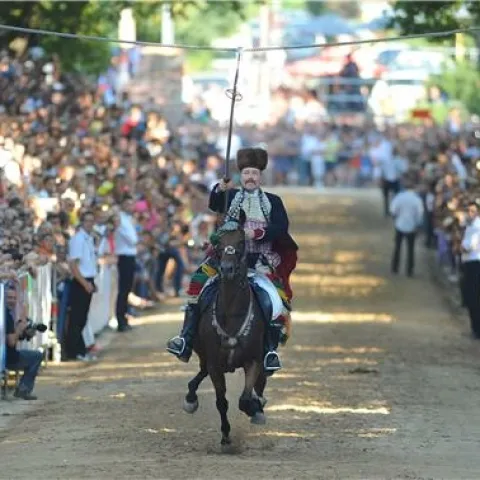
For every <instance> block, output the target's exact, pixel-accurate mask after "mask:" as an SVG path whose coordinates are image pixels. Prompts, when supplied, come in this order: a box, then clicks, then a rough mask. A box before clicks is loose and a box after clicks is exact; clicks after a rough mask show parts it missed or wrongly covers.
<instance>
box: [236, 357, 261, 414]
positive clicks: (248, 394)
mask: <svg viewBox="0 0 480 480" xmlns="http://www.w3.org/2000/svg"><path fill="white" fill-rule="evenodd" d="M261 369H262V365H260V363H258V362H252V363H250V364H249V365H247V366H245V368H244V370H245V387H244V389H243V392H242V395H241V396H240V400H239V402H238V408H239V409H240V410H241V411H242V412H244V413H246V414H247V415H248V416H249V417H252V418H254V417H255V416H256V415H257V413H261V412H263V408H262V405H261V403H260V400H259V399H258V397H257V396H256V395H253V387H254V386H255V384H256V382H257V379H258V376H259V374H260V372H261Z"/></svg>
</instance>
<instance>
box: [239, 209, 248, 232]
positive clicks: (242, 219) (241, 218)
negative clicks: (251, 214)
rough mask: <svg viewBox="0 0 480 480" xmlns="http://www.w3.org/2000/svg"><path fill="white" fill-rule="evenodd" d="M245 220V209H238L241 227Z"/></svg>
mask: <svg viewBox="0 0 480 480" xmlns="http://www.w3.org/2000/svg"><path fill="white" fill-rule="evenodd" d="M246 221H247V214H246V213H245V210H243V209H240V213H239V214H238V223H239V225H240V226H241V227H242V228H243V226H244V225H245V222H246Z"/></svg>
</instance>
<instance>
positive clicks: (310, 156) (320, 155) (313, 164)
mask: <svg viewBox="0 0 480 480" xmlns="http://www.w3.org/2000/svg"><path fill="white" fill-rule="evenodd" d="M321 128H322V127H321V126H320V127H319V125H318V124H314V123H306V124H305V126H304V132H303V135H302V139H301V143H300V145H301V154H302V158H303V159H304V160H305V161H306V162H307V165H309V167H310V172H311V175H312V177H313V183H314V185H315V187H316V188H318V189H321V188H323V186H324V176H325V159H324V153H325V150H326V145H325V142H324V141H323V140H322V139H320V136H321V135H322V133H321V132H320V131H319V130H320V129H321ZM302 173H304V172H302ZM307 175H308V172H307ZM302 176H306V175H305V174H304V175H302ZM308 180H309V179H308ZM308 180H307V181H308Z"/></svg>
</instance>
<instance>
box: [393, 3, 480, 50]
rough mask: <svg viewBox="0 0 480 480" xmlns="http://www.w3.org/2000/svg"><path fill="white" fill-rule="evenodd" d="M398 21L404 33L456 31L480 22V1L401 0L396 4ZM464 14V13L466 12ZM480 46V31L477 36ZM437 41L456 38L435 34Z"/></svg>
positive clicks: (397, 23) (477, 43)
mask: <svg viewBox="0 0 480 480" xmlns="http://www.w3.org/2000/svg"><path fill="white" fill-rule="evenodd" d="M394 12H395V18H394V23H395V25H396V26H398V27H399V28H400V30H401V33H403V34H418V33H431V32H438V31H442V30H455V29H458V28H468V27H471V26H474V25H478V24H479V21H480V2H478V1H474V0H451V1H447V2H445V1H438V2H431V1H430V2H425V1H415V2H412V1H409V0H398V1H397V2H395V5H394ZM462 13H463V14H462ZM473 39H474V41H475V44H476V45H477V47H478V46H480V32H476V34H475V35H473ZM431 40H432V41H434V42H443V43H450V44H453V42H454V40H455V38H453V37H450V38H449V37H435V38H432V39H431Z"/></svg>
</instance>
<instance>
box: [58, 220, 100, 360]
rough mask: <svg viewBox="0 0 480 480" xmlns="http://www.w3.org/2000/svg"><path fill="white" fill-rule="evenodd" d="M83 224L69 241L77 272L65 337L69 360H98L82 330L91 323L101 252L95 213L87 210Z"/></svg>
mask: <svg viewBox="0 0 480 480" xmlns="http://www.w3.org/2000/svg"><path fill="white" fill-rule="evenodd" d="M80 222H81V227H80V228H79V229H78V231H77V233H75V235H74V236H73V237H72V238H71V239H70V242H69V265H70V270H71V272H72V275H73V281H72V286H71V289H70V305H69V306H70V317H69V323H68V329H67V333H66V338H65V350H66V357H67V359H69V360H75V359H76V360H81V361H90V360H94V358H93V357H92V356H90V355H89V354H87V350H86V347H85V342H84V340H83V335H82V331H83V329H84V328H85V324H86V323H87V318H88V311H89V309H90V302H91V300H92V294H93V293H94V292H95V290H96V287H95V283H94V278H95V276H96V274H97V255H96V252H95V243H94V240H93V236H92V230H93V224H94V222H95V217H94V215H93V212H90V211H86V212H84V213H83V214H82V215H81V217H80Z"/></svg>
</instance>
